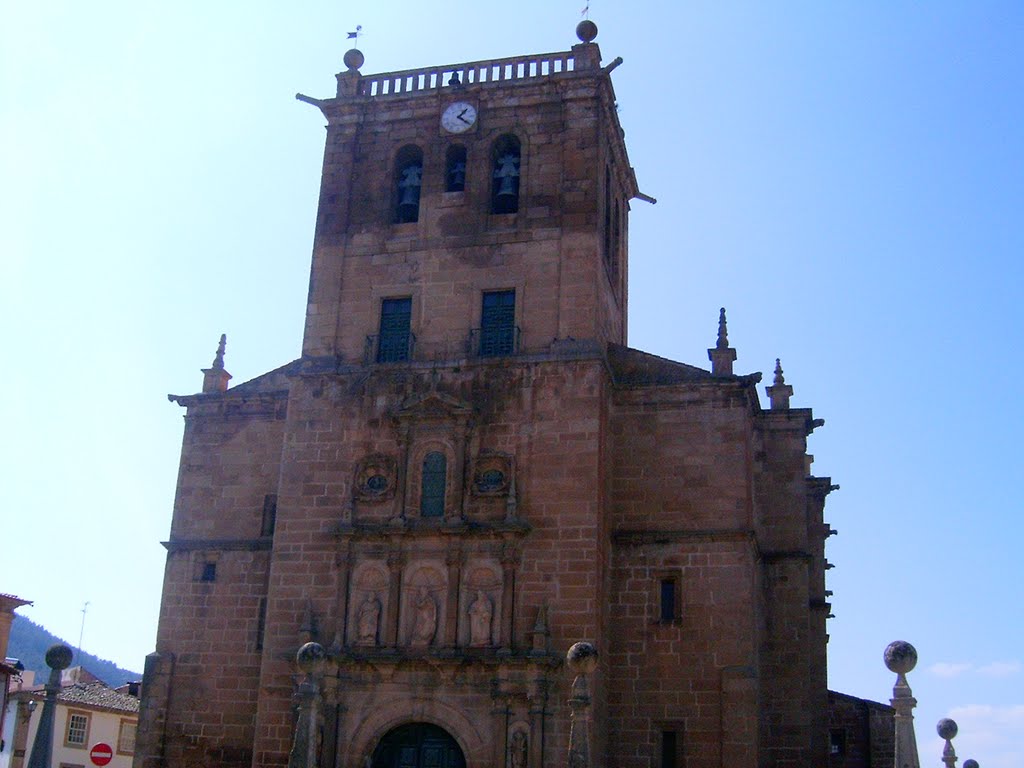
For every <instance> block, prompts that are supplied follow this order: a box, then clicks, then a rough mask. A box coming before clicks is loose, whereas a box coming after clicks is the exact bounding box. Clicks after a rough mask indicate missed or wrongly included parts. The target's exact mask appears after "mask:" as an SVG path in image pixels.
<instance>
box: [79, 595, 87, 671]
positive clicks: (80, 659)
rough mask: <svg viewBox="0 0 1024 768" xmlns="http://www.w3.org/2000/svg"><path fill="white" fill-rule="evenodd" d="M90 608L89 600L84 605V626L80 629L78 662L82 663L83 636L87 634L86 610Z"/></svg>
mask: <svg viewBox="0 0 1024 768" xmlns="http://www.w3.org/2000/svg"><path fill="white" fill-rule="evenodd" d="M88 610H89V601H88V600H86V601H85V605H83V606H82V628H81V629H79V630H78V659H77V661H78V663H79V664H81V663H82V636H83V635H84V634H85V612H86V611H88Z"/></svg>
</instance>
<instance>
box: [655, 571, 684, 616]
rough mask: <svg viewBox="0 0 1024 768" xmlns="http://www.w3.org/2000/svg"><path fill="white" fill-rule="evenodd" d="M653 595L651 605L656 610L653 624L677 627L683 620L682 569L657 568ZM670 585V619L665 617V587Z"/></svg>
mask: <svg viewBox="0 0 1024 768" xmlns="http://www.w3.org/2000/svg"><path fill="white" fill-rule="evenodd" d="M653 575H654V594H655V599H654V601H653V604H654V606H655V608H656V614H655V619H654V623H655V624H662V625H665V626H672V625H679V624H680V623H682V620H683V570H682V568H659V569H657V570H655V571H654V573H653ZM667 583H671V584H672V585H673V586H672V589H673V595H672V606H671V607H672V617H671V618H666V615H665V603H666V600H665V585H666V584H667Z"/></svg>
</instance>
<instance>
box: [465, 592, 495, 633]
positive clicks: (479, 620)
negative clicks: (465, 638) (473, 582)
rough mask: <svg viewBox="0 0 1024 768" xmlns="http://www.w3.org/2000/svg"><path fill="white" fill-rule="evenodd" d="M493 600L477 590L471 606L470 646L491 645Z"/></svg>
mask: <svg viewBox="0 0 1024 768" xmlns="http://www.w3.org/2000/svg"><path fill="white" fill-rule="evenodd" d="M493 615H494V611H493V609H492V608H491V599H490V598H489V597H488V596H487V595H486V594H485V593H484V592H483V591H482V590H477V592H476V599H475V600H473V602H472V603H471V604H470V606H469V644H470V645H472V646H484V645H490V644H491V617H492V616H493Z"/></svg>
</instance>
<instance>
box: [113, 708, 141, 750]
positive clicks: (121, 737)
mask: <svg viewBox="0 0 1024 768" xmlns="http://www.w3.org/2000/svg"><path fill="white" fill-rule="evenodd" d="M126 726H131V728H132V731H131V748H130V749H126V748H125V728H126ZM138 728H139V721H138V720H136V719H135V718H132V717H122V718H121V722H120V723H119V724H118V726H117V754H119V755H134V754H135V739H136V737H137V735H138Z"/></svg>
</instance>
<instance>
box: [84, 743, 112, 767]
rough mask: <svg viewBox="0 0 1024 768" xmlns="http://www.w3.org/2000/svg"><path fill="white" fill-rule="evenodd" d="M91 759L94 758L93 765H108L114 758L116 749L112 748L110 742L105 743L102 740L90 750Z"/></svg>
mask: <svg viewBox="0 0 1024 768" xmlns="http://www.w3.org/2000/svg"><path fill="white" fill-rule="evenodd" d="M89 759H90V760H92V764H93V765H106V764H107V763H109V762H110V761H111V760H113V759H114V750H113V749H111V748H110V745H109V744H104V743H103V742H102V741H101V742H100V743H99V744H96V745H95V746H94V747H93V748H92V749H90V750H89Z"/></svg>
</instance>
